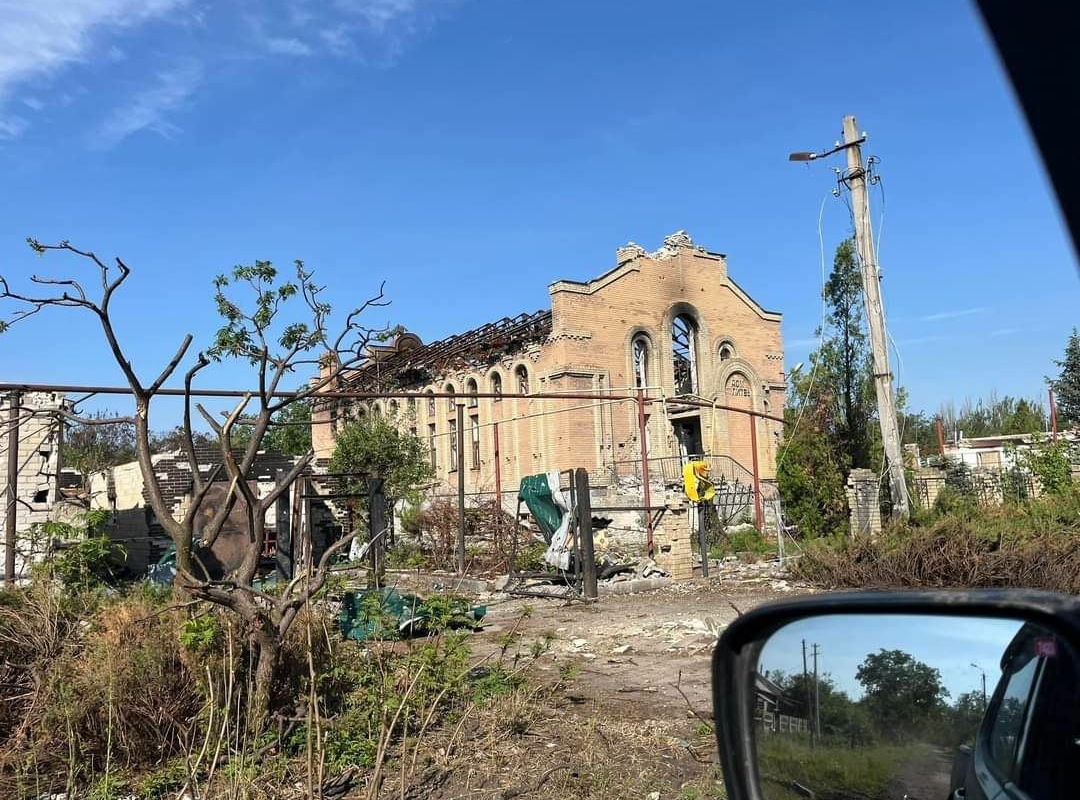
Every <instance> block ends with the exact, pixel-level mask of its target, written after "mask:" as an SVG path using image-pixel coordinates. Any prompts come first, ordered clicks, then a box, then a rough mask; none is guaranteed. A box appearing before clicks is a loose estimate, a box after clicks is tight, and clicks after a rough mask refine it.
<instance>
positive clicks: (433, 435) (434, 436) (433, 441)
mask: <svg viewBox="0 0 1080 800" xmlns="http://www.w3.org/2000/svg"><path fill="white" fill-rule="evenodd" d="M427 429H428V455H429V456H430V457H431V469H432V470H436V469H438V468H439V448H438V437H439V434H438V432H437V431H436V430H435V423H434V422H429V423H428V426H427Z"/></svg>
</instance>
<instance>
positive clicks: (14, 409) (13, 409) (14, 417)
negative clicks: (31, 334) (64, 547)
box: [4, 389, 22, 583]
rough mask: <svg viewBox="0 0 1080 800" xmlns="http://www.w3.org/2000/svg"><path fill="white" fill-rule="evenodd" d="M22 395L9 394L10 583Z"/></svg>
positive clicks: (7, 530)
mask: <svg viewBox="0 0 1080 800" xmlns="http://www.w3.org/2000/svg"><path fill="white" fill-rule="evenodd" d="M21 405H22V397H21V396H20V394H19V390H18V389H16V390H14V391H12V392H11V393H10V394H8V437H7V492H6V494H7V496H6V497H5V498H4V500H5V502H6V504H7V514H5V524H4V579H5V580H6V581H8V582H9V583H11V582H13V581H14V580H15V525H16V523H17V516H16V514H17V512H18V510H19V507H18V505H17V504H16V503H17V499H18V494H19V407H20V406H21Z"/></svg>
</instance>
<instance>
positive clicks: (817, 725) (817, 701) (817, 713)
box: [813, 643, 821, 741]
mask: <svg viewBox="0 0 1080 800" xmlns="http://www.w3.org/2000/svg"><path fill="white" fill-rule="evenodd" d="M813 651H814V735H815V736H817V737H818V741H821V683H820V682H819V681H818V671H817V657H818V654H820V653H821V648H820V647H819V646H818V645H817V644H816V643H815V644H814V647H813Z"/></svg>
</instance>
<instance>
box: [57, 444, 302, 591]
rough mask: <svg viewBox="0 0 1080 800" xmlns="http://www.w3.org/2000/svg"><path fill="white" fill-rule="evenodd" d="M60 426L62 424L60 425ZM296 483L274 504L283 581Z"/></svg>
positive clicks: (289, 558) (288, 571)
mask: <svg viewBox="0 0 1080 800" xmlns="http://www.w3.org/2000/svg"><path fill="white" fill-rule="evenodd" d="M61 424H62V423H61ZM284 477H285V470H283V469H279V470H278V471H277V476H276V479H275V481H274V482H275V483H280V482H281V479H282V478H284ZM296 486H297V482H295V481H294V482H293V485H292V486H290V487H289V491H286V492H282V493H281V495H280V496H279V497H278V499H277V502H275V503H274V528H275V534H276V536H275V538H276V540H277V541H276V542H275V543H274V561H275V563H276V564H277V572H278V575H279V576H281V577H282V578H284V579H285V580H292V576H293V555H292V529H291V528H292V514H291V511H292V494H293V492H295V491H296Z"/></svg>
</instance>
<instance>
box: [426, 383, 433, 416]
mask: <svg viewBox="0 0 1080 800" xmlns="http://www.w3.org/2000/svg"><path fill="white" fill-rule="evenodd" d="M427 413H428V416H429V417H434V416H435V392H433V391H431V389H428V390H427Z"/></svg>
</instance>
